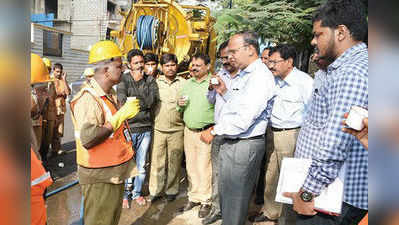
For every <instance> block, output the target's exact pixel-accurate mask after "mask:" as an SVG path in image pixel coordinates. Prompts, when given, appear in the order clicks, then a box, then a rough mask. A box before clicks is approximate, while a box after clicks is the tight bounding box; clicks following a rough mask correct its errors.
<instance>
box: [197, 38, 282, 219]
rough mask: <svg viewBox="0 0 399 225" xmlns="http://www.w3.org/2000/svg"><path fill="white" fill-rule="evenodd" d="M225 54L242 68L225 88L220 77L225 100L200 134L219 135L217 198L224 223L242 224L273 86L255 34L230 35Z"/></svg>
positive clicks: (219, 88)
mask: <svg viewBox="0 0 399 225" xmlns="http://www.w3.org/2000/svg"><path fill="white" fill-rule="evenodd" d="M228 52H229V58H231V60H233V61H234V63H235V64H236V65H237V68H239V69H240V70H241V71H240V73H239V74H238V75H237V78H235V79H234V81H233V82H232V83H231V86H230V88H229V89H227V88H226V85H225V83H224V81H223V80H222V79H220V78H218V81H219V84H218V85H217V86H215V87H214V88H215V90H216V92H217V93H218V94H220V95H221V96H222V97H223V99H224V100H225V101H226V103H225V104H224V106H223V108H222V110H221V112H220V117H219V118H220V119H219V121H218V123H217V124H216V125H215V126H214V128H213V129H212V130H210V131H207V132H204V133H203V134H202V139H203V140H204V141H207V142H211V141H212V140H213V139H214V136H215V135H219V136H222V135H223V140H222V142H221V146H220V150H219V160H220V161H219V196H220V202H221V211H222V224H223V225H244V224H245V221H246V218H247V214H248V205H249V200H250V197H251V193H252V191H253V188H254V185H255V181H256V179H254V176H256V174H257V172H258V171H259V168H260V163H261V161H262V157H263V154H264V153H265V131H266V126H267V123H268V119H267V110H266V107H267V104H268V102H269V101H270V99H271V98H272V97H273V90H274V86H275V82H274V78H273V75H272V73H271V72H270V70H269V69H268V68H267V67H266V65H265V64H263V63H262V61H261V59H259V55H258V54H259V44H258V36H257V34H255V33H253V32H240V33H238V34H236V35H233V36H232V37H231V38H230V40H229V44H228Z"/></svg>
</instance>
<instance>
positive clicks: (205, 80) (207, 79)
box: [189, 73, 211, 84]
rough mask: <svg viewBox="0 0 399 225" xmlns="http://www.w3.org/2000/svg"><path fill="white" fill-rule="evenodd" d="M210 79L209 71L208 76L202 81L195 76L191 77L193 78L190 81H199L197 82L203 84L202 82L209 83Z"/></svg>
mask: <svg viewBox="0 0 399 225" xmlns="http://www.w3.org/2000/svg"><path fill="white" fill-rule="evenodd" d="M209 79H211V74H210V73H208V75H206V78H205V79H203V80H202V81H201V82H198V81H197V80H196V79H195V77H191V78H190V79H189V81H191V82H194V83H197V84H202V83H204V82H207V83H209Z"/></svg>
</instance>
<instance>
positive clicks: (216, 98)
mask: <svg viewBox="0 0 399 225" xmlns="http://www.w3.org/2000/svg"><path fill="white" fill-rule="evenodd" d="M237 75H238V74H237ZM218 76H219V77H220V78H221V79H222V80H223V82H224V84H225V85H226V88H227V89H229V88H230V86H231V83H232V82H233V80H234V78H236V77H237V76H235V77H234V78H232V77H231V76H230V73H229V72H228V71H227V70H225V69H222V70H221V71H220V72H219V73H218ZM206 97H207V98H208V101H209V103H211V104H214V105H215V124H217V123H218V121H219V117H220V111H221V110H222V108H223V105H224V104H225V103H226V101H225V99H224V98H223V97H222V96H221V95H219V94H218V93H217V92H216V91H215V90H211V91H208V94H207V96H206Z"/></svg>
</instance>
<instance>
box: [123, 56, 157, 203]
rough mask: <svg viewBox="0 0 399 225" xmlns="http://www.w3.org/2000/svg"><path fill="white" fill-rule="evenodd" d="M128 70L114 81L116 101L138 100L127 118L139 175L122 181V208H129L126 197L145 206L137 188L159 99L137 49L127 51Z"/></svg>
mask: <svg viewBox="0 0 399 225" xmlns="http://www.w3.org/2000/svg"><path fill="white" fill-rule="evenodd" d="M127 60H128V62H129V64H130V70H127V72H125V73H124V74H123V75H122V80H121V82H120V83H119V84H118V88H117V94H118V102H119V103H120V104H121V105H123V104H125V103H126V101H127V99H128V98H129V97H135V98H137V99H138V100H139V102H140V112H139V113H138V114H137V115H136V116H135V117H134V118H132V119H130V120H128V123H129V128H130V131H131V132H132V142H133V148H134V149H135V150H136V164H137V169H138V172H139V175H138V176H137V177H136V178H135V179H134V189H133V192H131V188H132V185H133V180H132V178H129V179H127V181H126V182H125V194H124V196H123V208H129V198H130V197H131V199H132V200H135V201H136V203H137V204H138V205H145V203H146V200H145V199H144V197H143V196H142V195H141V189H142V186H143V183H144V180H145V176H146V170H145V168H144V166H145V163H146V158H147V152H148V149H149V147H150V143H151V131H152V126H153V121H154V117H153V112H154V108H155V105H156V104H157V103H158V101H159V92H158V86H157V83H156V82H155V78H154V77H153V76H151V75H147V74H145V73H144V55H143V52H142V51H140V50H138V49H132V50H130V51H129V52H128V54H127Z"/></svg>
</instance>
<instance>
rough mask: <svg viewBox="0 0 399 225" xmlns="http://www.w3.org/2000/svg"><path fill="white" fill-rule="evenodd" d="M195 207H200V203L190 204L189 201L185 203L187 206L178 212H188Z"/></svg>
mask: <svg viewBox="0 0 399 225" xmlns="http://www.w3.org/2000/svg"><path fill="white" fill-rule="evenodd" d="M197 205H201V203H199V202H190V201H189V202H187V204H186V205H185V206H184V207H183V208H180V209H179V211H180V212H184V211H188V210H191V209H192V208H194V207H195V206H197Z"/></svg>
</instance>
